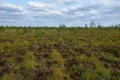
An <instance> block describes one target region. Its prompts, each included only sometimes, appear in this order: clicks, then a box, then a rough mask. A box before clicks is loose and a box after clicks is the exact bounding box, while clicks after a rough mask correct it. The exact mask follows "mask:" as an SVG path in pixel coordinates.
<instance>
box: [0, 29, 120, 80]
mask: <svg viewBox="0 0 120 80" xmlns="http://www.w3.org/2000/svg"><path fill="white" fill-rule="evenodd" d="M0 80H120V28H39V27H36V28H32V27H31V28H30V27H28V28H22V27H19V28H17V27H6V28H4V27H0Z"/></svg>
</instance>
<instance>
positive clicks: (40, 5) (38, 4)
mask: <svg viewBox="0 0 120 80" xmlns="http://www.w3.org/2000/svg"><path fill="white" fill-rule="evenodd" d="M28 5H29V6H30V8H32V9H33V10H50V9H54V8H55V6H54V5H52V4H49V3H45V2H44V3H43V2H34V1H29V2H28Z"/></svg>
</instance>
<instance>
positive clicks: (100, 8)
mask: <svg viewBox="0 0 120 80" xmlns="http://www.w3.org/2000/svg"><path fill="white" fill-rule="evenodd" d="M0 1H1V2H0V25H18V26H19V25H22V26H24V25H33V26H38V25H39V26H41V25H48V26H58V25H59V24H66V25H68V26H79V25H80V26H82V25H84V24H89V23H90V21H91V20H94V21H95V22H96V24H98V23H100V24H102V25H111V24H120V0H0Z"/></svg>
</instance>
